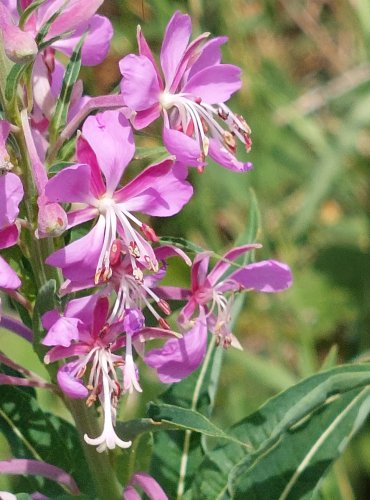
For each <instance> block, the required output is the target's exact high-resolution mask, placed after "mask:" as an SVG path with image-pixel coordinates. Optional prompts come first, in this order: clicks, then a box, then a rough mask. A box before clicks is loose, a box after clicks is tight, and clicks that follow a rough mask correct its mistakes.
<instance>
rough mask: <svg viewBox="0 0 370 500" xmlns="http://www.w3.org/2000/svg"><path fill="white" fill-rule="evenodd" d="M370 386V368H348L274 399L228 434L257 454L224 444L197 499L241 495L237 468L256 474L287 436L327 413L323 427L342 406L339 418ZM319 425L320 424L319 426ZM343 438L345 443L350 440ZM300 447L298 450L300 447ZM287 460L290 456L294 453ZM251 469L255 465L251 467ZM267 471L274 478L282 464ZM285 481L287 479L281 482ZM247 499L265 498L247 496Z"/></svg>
mask: <svg viewBox="0 0 370 500" xmlns="http://www.w3.org/2000/svg"><path fill="white" fill-rule="evenodd" d="M368 385H370V366H369V365H366V364H363V365H344V366H340V367H336V368H334V369H331V370H328V371H326V372H321V373H319V374H316V375H313V376H311V377H309V378H307V379H305V380H303V381H301V382H299V383H298V384H296V385H294V386H292V387H290V388H289V389H287V390H286V391H284V392H282V393H280V394H278V395H277V396H275V397H274V398H272V399H270V400H269V401H267V403H265V404H264V405H263V406H262V407H261V408H260V409H259V410H257V411H256V412H255V413H253V414H251V415H250V416H248V417H246V418H245V419H243V420H242V421H241V422H239V423H238V424H235V425H234V426H233V427H232V428H231V429H229V430H228V431H227V433H228V434H232V435H233V436H235V437H236V438H237V439H239V440H240V441H243V442H250V443H251V444H252V445H253V447H254V451H253V453H250V452H249V450H246V449H245V448H244V449H243V448H242V447H240V446H238V445H237V444H234V443H228V444H220V446H218V447H217V448H216V449H214V450H213V451H211V452H210V453H208V455H207V457H206V458H205V459H204V461H203V464H202V465H201V467H200V469H199V471H198V474H197V475H196V477H195V481H194V485H193V490H192V492H193V495H194V497H195V498H204V499H215V498H231V497H230V489H229V487H230V486H232V487H233V488H236V489H237V490H238V491H239V490H240V491H241V490H242V487H241V486H240V487H239V486H235V484H238V481H239V479H235V478H236V477H238V478H239V477H240V476H239V475H238V473H237V471H238V470H239V469H238V467H243V471H244V472H245V470H246V468H247V467H250V468H251V470H252V468H253V466H252V464H256V463H258V461H259V460H263V459H264V458H263V457H265V456H266V460H267V457H268V456H269V454H270V453H273V450H274V449H275V447H276V446H277V447H278V448H279V444H277V443H279V442H280V441H281V440H282V439H288V437H287V436H290V435H291V434H292V432H294V429H298V428H299V427H300V426H303V427H304V425H305V422H306V425H308V424H307V422H310V420H311V419H312V418H315V416H316V412H318V411H320V412H323V413H321V416H322V418H323V421H324V417H325V415H326V413H325V412H326V411H331V410H330V408H332V406H331V404H334V403H335V404H336V405H339V406H336V407H335V408H336V410H335V411H337V412H338V411H339V409H340V408H343V409H345V408H346V406H347V405H348V404H349V403H348V400H347V399H346V398H347V395H346V394H349V393H351V394H352V396H350V399H351V398H352V399H354V398H355V397H357V394H358V393H360V392H361V390H363V388H366V387H367V386H368ZM351 391H358V393H356V394H354V393H353V392H351ZM336 401H338V403H336ZM359 404H360V403H359ZM341 405H342V406H341ZM338 408H339V409H338ZM351 414H352V413H351ZM325 418H326V417H325ZM328 418H329V417H328ZM319 420H320V419H317V420H316V422H319ZM329 420H330V418H329ZM303 427H302V428H303ZM322 431H323V430H322ZM309 436H310V434H309V433H307V439H309ZM312 436H313V435H312ZM342 437H343V438H345V436H342ZM312 439H314V438H312ZM297 446H298V448H299V446H300V445H297ZM287 454H288V455H289V451H288V452H287ZM336 456H337V455H335V456H334V455H333V456H332V459H331V460H334V459H335V458H336ZM282 461H284V460H282ZM242 464H243V465H242ZM247 464H250V465H248V466H247ZM295 466H296V467H298V466H299V463H298V462H297V463H296V464H295ZM268 467H269V466H267V465H266V471H265V473H266V477H267V476H268V475H269V474H271V475H272V474H273V470H276V468H278V467H279V464H278V463H277V462H275V465H274V469H273V470H272V469H271V464H270V470H268ZM248 470H249V469H248ZM323 472H324V471H322V473H323ZM230 473H231V477H232V478H234V479H233V481H234V482H233V483H229V478H228V476H229V474H230ZM284 478H285V476H284V475H283V478H282V480H284ZM317 479H319V477H317ZM265 495H266V492H265ZM244 498H246V496H244ZM247 498H251V499H253V498H264V497H261V496H257V497H253V496H247ZM269 498H271V496H269ZM276 498H278V497H276ZM294 498H300V497H294Z"/></svg>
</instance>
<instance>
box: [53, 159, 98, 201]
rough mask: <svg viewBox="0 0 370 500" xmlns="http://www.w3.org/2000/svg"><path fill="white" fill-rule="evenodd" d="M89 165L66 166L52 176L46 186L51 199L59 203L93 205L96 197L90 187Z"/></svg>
mask: <svg viewBox="0 0 370 500" xmlns="http://www.w3.org/2000/svg"><path fill="white" fill-rule="evenodd" d="M90 180H91V169H90V166H89V165H83V164H77V165H72V166H71V167H66V168H64V169H63V170H61V171H60V172H58V173H57V174H56V175H54V177H52V178H51V179H50V180H49V181H48V183H47V184H46V186H45V194H46V196H47V197H48V199H49V201H55V202H57V203H86V204H88V205H93V204H94V202H95V197H94V195H93V193H92V190H91V187H90Z"/></svg>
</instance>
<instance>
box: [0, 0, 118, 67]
mask: <svg viewBox="0 0 370 500" xmlns="http://www.w3.org/2000/svg"><path fill="white" fill-rule="evenodd" d="M7 3H8V5H7V6H5V5H4V6H2V5H1V4H0V27H2V28H3V29H6V30H12V34H11V36H6V37H5V38H4V41H5V50H6V52H7V55H8V57H10V56H11V55H12V54H14V55H18V53H20V54H21V55H22V54H23V52H25V50H26V49H27V50H28V52H30V54H31V55H32V56H33V57H34V56H35V55H36V53H37V50H38V49H37V45H36V43H35V40H36V39H37V35H38V33H39V31H40V30H41V28H42V27H43V26H44V25H45V23H47V22H48V21H49V19H50V18H51V17H52V16H53V15H54V14H55V12H56V11H57V10H58V9H60V8H61V13H60V14H59V15H58V16H57V18H56V19H55V20H54V21H53V22H52V23H51V26H50V29H49V31H48V33H47V35H46V36H45V39H44V40H43V41H52V43H51V46H52V47H53V48H54V49H56V50H60V51H61V52H63V53H65V54H66V55H69V56H70V55H71V54H72V52H73V49H74V47H75V46H76V44H77V42H78V41H79V39H80V38H81V36H82V35H83V33H85V32H86V31H87V32H88V35H87V37H86V39H85V42H84V46H83V48H82V63H83V64H84V65H95V64H99V63H101V62H102V61H103V60H104V59H105V57H106V55H107V53H108V50H109V46H110V41H111V38H112V36H113V30H112V25H111V23H110V21H109V20H108V19H107V18H105V17H103V16H99V15H96V14H95V13H96V11H97V9H98V8H99V7H100V5H101V4H102V3H103V0H90V1H89V2H81V1H80V0H68V1H67V2H65V0H46V1H44V2H42V3H41V5H39V7H38V8H37V9H35V10H34V11H33V12H32V14H31V15H30V16H29V17H28V18H27V20H26V22H25V25H24V26H23V28H22V29H20V28H19V27H18V26H16V25H15V23H14V21H18V10H17V1H16V0H9V1H8V2H7ZM29 3H30V2H27V1H23V2H22V5H21V6H22V8H23V9H25V8H26V7H27V6H28V4H29ZM13 32H14V33H13ZM61 35H63V38H62V39H61V40H57V41H55V40H54V41H53V39H54V38H55V37H59V36H61ZM17 45H18V47H17ZM23 46H24V47H25V48H24V49H23V48H22V47H23ZM21 49H22V50H21ZM23 57H24V56H23ZM13 60H14V57H13ZM16 62H21V60H19V56H18V60H17V61H16Z"/></svg>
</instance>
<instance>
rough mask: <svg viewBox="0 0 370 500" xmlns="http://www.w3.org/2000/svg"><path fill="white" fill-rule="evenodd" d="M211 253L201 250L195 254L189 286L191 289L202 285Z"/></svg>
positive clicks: (194, 289)
mask: <svg viewBox="0 0 370 500" xmlns="http://www.w3.org/2000/svg"><path fill="white" fill-rule="evenodd" d="M211 255H212V252H201V253H198V254H197V255H196V257H195V259H194V263H193V267H192V269H191V288H192V290H193V291H196V290H197V289H198V288H199V287H202V286H203V285H204V283H205V281H206V278H207V272H208V266H209V259H210V257H211Z"/></svg>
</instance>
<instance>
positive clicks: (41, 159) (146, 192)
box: [0, 0, 291, 495]
mask: <svg viewBox="0 0 370 500" xmlns="http://www.w3.org/2000/svg"><path fill="white" fill-rule="evenodd" d="M31 3H32V2H30V1H29V0H20V1H18V2H16V0H8V1H6V2H5V1H4V2H2V3H0V27H1V29H2V32H3V39H4V50H5V53H6V55H7V56H8V57H9V58H10V59H11V60H12V61H14V62H17V63H18V64H28V65H31V66H30V67H32V71H29V72H28V73H25V75H26V76H25V77H24V78H25V79H23V80H22V79H20V80H19V88H20V90H21V92H20V96H19V101H20V102H21V103H22V105H21V109H20V110H19V113H18V115H17V116H18V118H17V120H15V123H13V122H12V123H11V121H6V120H0V174H1V176H0V249H3V248H7V247H9V246H12V245H15V244H16V243H18V242H20V247H21V248H22V249H23V248H24V247H25V246H26V245H24V244H23V245H22V243H24V242H27V241H28V240H29V238H33V240H34V241H35V242H38V243H39V244H40V245H42V241H48V249H49V250H50V248H51V247H53V250H52V251H49V252H48V255H47V256H45V255H43V256H42V258H41V261H42V262H41V264H42V266H43V269H44V272H45V273H46V274H47V273H55V274H54V275H53V276H61V275H62V276H63V280H62V281H61V282H60V283H59V285H60V288H59V290H58V292H59V297H63V300H60V303H59V306H58V307H56V308H55V309H53V310H51V311H48V312H46V313H45V314H44V315H43V317H42V325H43V327H44V330H45V336H44V338H43V341H42V343H43V345H44V346H47V348H48V349H49V350H48V351H47V354H46V356H45V363H47V364H49V363H54V362H58V363H59V368H58V374H57V381H58V384H59V386H60V388H61V390H62V391H63V392H64V394H65V395H66V396H67V397H69V398H83V399H85V400H86V404H87V406H88V407H91V406H93V405H100V406H101V408H102V413H103V417H104V425H103V430H102V434H101V435H100V436H90V435H85V441H86V442H87V443H88V444H91V445H93V446H96V447H97V451H98V452H102V451H104V450H106V449H113V448H115V447H116V446H118V447H121V448H127V447H129V446H130V444H131V442H130V441H125V440H124V439H122V438H121V437H119V436H118V435H117V433H116V430H115V423H116V419H117V405H118V401H119V399H120V397H121V395H122V394H124V393H130V392H132V391H137V392H141V391H142V389H141V386H140V378H139V371H138V364H137V359H141V360H142V361H143V362H144V363H146V364H147V365H148V366H150V367H152V368H154V369H155V370H156V372H157V374H158V377H159V379H160V380H161V381H162V382H166V383H172V382H178V381H180V380H182V379H183V378H184V377H187V376H188V375H189V374H190V373H192V372H193V371H194V370H195V369H196V368H197V367H198V366H199V365H200V363H201V362H202V360H203V358H204V356H205V352H206V348H207V336H208V332H210V333H211V334H212V335H215V337H216V342H217V344H219V345H220V346H222V347H224V348H227V347H229V346H234V347H237V348H241V345H240V343H239V342H238V340H237V339H236V337H235V336H234V335H233V333H232V331H231V326H230V325H231V315H232V304H233V299H234V297H235V295H236V294H237V293H240V292H242V291H250V290H255V291H258V292H268V293H271V292H280V291H282V290H284V289H286V288H288V287H289V286H290V284H291V273H290V270H289V268H288V266H286V265H285V264H283V263H280V262H277V261H275V260H264V261H260V262H256V263H249V264H243V263H241V262H245V260H243V258H244V257H245V256H246V255H247V253H248V252H251V251H254V250H257V249H259V248H260V247H261V245H259V244H255V243H253V244H249V245H245V246H241V247H236V248H233V249H231V250H229V251H228V252H227V253H226V254H225V255H224V257H222V258H221V259H219V261H218V262H216V264H215V265H214V267H213V269H212V270H211V271H208V267H209V262H210V257H211V256H212V252H201V253H199V254H197V255H195V257H194V258H193V259H191V258H190V255H188V254H187V253H185V252H184V251H183V250H182V249H180V248H177V247H176V246H171V245H168V244H163V243H161V240H160V238H159V237H158V236H157V234H156V233H155V231H154V229H153V228H152V227H151V226H150V225H149V224H148V216H149V217H170V216H173V215H175V214H177V213H179V212H180V211H181V210H182V208H183V207H184V206H185V205H186V204H187V203H188V202H189V200H190V199H191V197H192V196H193V187H192V185H191V183H190V182H189V180H188V179H187V177H188V170H189V168H191V167H196V168H197V169H198V170H199V171H203V170H204V169H205V168H207V158H208V157H210V158H211V159H212V160H213V161H215V162H216V163H218V164H220V165H221V166H223V167H225V168H227V169H229V170H231V171H235V172H245V171H248V170H249V169H251V168H252V164H251V163H250V162H246V163H245V162H243V161H241V160H239V159H238V158H237V143H238V142H239V143H242V144H243V145H244V148H245V149H246V151H247V152H248V151H249V150H250V148H251V138H250V134H251V131H250V128H249V126H248V125H247V123H246V121H245V119H244V118H243V117H242V116H240V115H238V114H237V113H235V112H233V111H232V110H231V109H230V108H229V107H228V106H227V104H226V102H227V101H228V100H229V98H230V97H231V96H232V94H233V93H234V92H235V91H237V90H238V89H239V88H240V86H241V79H240V70H239V68H237V67H236V66H233V65H230V64H223V63H221V50H220V48H221V46H222V44H224V43H225V42H226V38H225V37H217V38H213V39H211V40H209V33H204V34H202V35H200V36H199V37H197V38H196V39H195V40H193V41H190V37H191V28H192V26H191V20H190V18H189V16H187V15H184V14H182V13H180V12H176V13H175V14H174V15H173V17H172V18H171V20H170V21H169V23H168V26H167V28H166V32H165V35H164V39H163V43H162V48H161V52H160V64H159V63H157V61H156V59H155V57H154V55H153V53H152V51H151V49H150V47H149V45H148V43H147V41H146V39H145V37H144V34H143V32H142V30H141V29H140V28H139V29H138V33H137V41H138V47H139V55H134V54H129V55H127V56H126V57H124V58H123V59H122V60H121V61H120V63H119V68H120V71H121V74H122V80H121V82H120V90H119V93H118V94H116V95H111V96H101V97H99V98H91V97H89V96H86V95H83V87H82V83H81V82H80V81H79V80H77V78H76V79H75V80H74V81H72V83H71V82H66V79H67V77H68V78H71V74H72V72H71V71H70V69H68V68H67V69H66V68H65V67H64V66H63V64H62V62H61V59H59V58H58V57H57V53H58V52H62V53H64V54H66V55H68V56H71V54H72V59H73V57H75V58H78V56H79V57H80V60H81V62H82V64H84V65H94V64H97V63H100V62H101V61H103V59H104V58H105V56H106V54H107V52H108V49H109V42H110V39H111V37H112V27H111V24H110V22H109V21H108V19H106V18H104V17H102V16H99V15H97V14H96V11H97V9H98V7H99V6H100V5H101V3H102V0H91V1H89V2H79V1H75V0H70V1H67V2H65V1H62V0H45V1H44V2H40V3H39V5H37V6H36V7H35V8H29V7H30V5H31ZM56 14H57V15H56ZM81 37H83V45H82V51H79V50H80V49H79V42H80V40H81ZM72 59H71V61H72ZM69 64H71V62H70V63H69ZM69 68H71V66H69ZM27 78H28V80H27ZM67 83H68V85H70V87H69V94H68V95H69V98H68V99H67V100H66V101H65V102H66V104H65V108H64V109H63V116H64V123H63V129H62V130H60V129H55V123H56V122H55V120H56V119H55V113H56V111H58V113H59V110H60V108H59V107H58V106H59V96H60V94H61V92H62V93H63V92H64V93H65V94H64V95H66V90H65V89H66V86H67ZM30 93H31V94H30ZM94 109H97V110H98V112H97V113H96V114H94V115H92V114H90V111H92V110H94ZM89 114H90V116H87V115H89ZM13 116H14V114H13ZM86 116H87V117H86ZM157 119H161V120H162V122H163V142H164V145H165V146H166V148H167V150H168V153H169V154H168V156H167V158H165V159H163V160H162V161H160V162H158V163H155V164H152V165H150V166H148V167H146V168H145V169H143V170H142V171H140V172H135V170H134V166H133V164H132V160H133V157H134V154H135V139H134V134H135V131H136V130H138V129H143V128H145V127H147V126H148V125H150V124H151V123H152V122H153V121H155V120H157ZM77 129H79V130H78V131H77ZM76 131H77V134H76V140H75V141H74V143H73V144H74V150H73V153H72V154H70V155H69V156H68V157H67V158H66V157H65V156H63V157H62V156H61V157H60V162H59V163H58V162H56V161H55V158H58V154H59V152H60V146H62V145H63V143H64V141H65V140H66V139H69V138H70V137H72V136H73V134H74V133H75V132H76ZM10 133H11V134H12V135H13V136H14V138H15V140H18V141H21V143H22V144H25V145H26V148H27V155H28V157H27V159H26V160H25V158H22V159H20V158H19V156H17V152H16V150H15V149H14V147H13V146H12V143H11V142H10V141H9V140H8V136H9V134H10ZM66 159H67V161H66ZM51 165H54V166H55V165H56V167H55V168H53V169H51V170H50V172H49V171H48V167H50V166H51ZM22 182H23V183H24V184H22ZM23 185H24V186H25V187H24V188H23ZM24 191H25V200H24V202H22V198H23V196H24ZM35 198H37V210H35V207H33V209H31V208H30V203H32V201H33V200H34V199H35ZM22 203H23V204H22ZM20 204H21V205H20ZM19 206H20V207H21V208H19ZM34 213H36V216H33V215H32V214H34ZM21 228H22V232H21V233H20V229H21ZM26 233H27V234H26ZM43 248H45V246H44V247H43ZM44 257H46V259H44ZM171 257H177V258H180V259H182V260H183V261H184V262H185V263H186V264H187V265H188V266H189V269H190V281H191V284H190V287H189V288H188V289H186V288H179V287H176V286H175V285H174V286H167V285H166V286H163V285H162V284H161V281H162V279H163V278H164V277H165V276H166V274H167V269H168V267H167V260H168V259H169V258H171ZM35 265H36V264H35ZM34 271H35V272H37V270H34ZM168 278H171V276H169V277H168ZM167 282H168V279H167ZM20 287H21V281H20V278H19V276H18V275H17V274H16V272H15V271H14V270H13V269H12V268H11V267H10V266H9V264H8V263H7V262H6V261H5V260H4V259H2V258H0V289H1V290H3V291H5V292H6V293H8V294H10V295H11V294H13V295H14V294H15V293H17V294H18V296H17V297H16V299H18V300H22V298H23V303H24V304H25V303H26V302H27V301H28V306H29V308H31V309H32V303H31V301H32V298H31V299H30V298H27V297H24V296H22V294H21V293H20V292H19V291H17V289H19V288H20ZM21 290H22V289H21ZM28 299H29V300H28ZM169 301H171V304H172V303H173V304H174V306H176V310H178V314H177V316H176V315H174V317H172V318H171V321H169V320H168V318H167V319H166V317H167V316H169V315H171V314H172V311H171V308H170V305H169ZM61 304H63V307H62V305H61ZM153 324H155V326H152V325H153ZM170 324H171V325H172V326H170ZM152 339H164V342H162V347H157V348H154V349H149V350H148V349H147V348H146V342H148V341H150V340H152ZM138 477H139V479H140V476H138ZM138 477H136V483H137V484H139V486H142V487H143V485H142V484H140V481H139V479H138ZM149 481H150V480H149ZM144 483H145V481H144ZM144 483H143V484H144ZM133 484H134V483H133ZM145 484H146V483H145ZM130 488H131V487H130ZM127 495H129V491H128V492H127Z"/></svg>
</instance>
